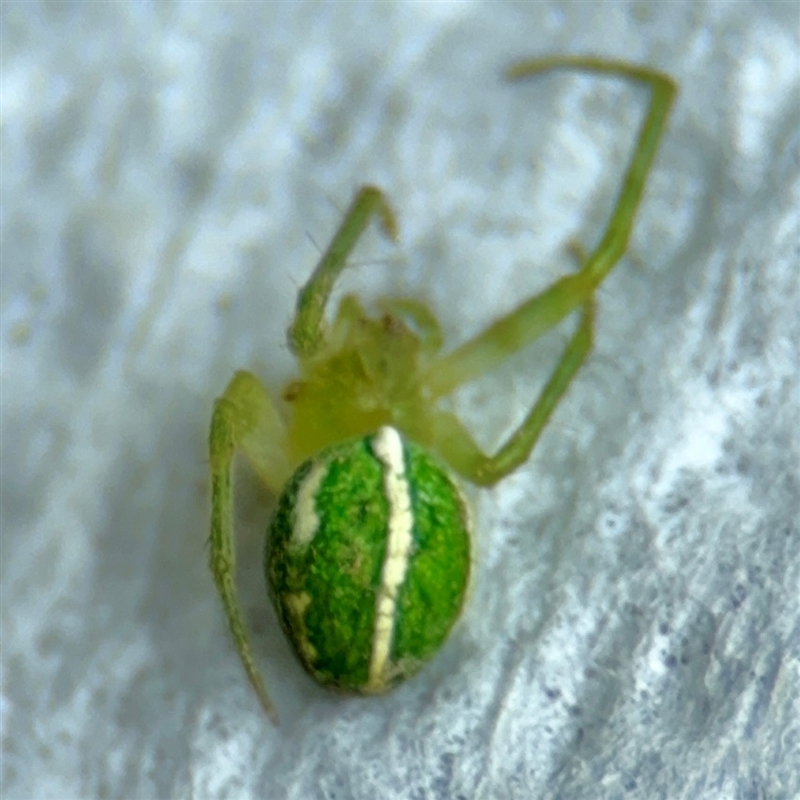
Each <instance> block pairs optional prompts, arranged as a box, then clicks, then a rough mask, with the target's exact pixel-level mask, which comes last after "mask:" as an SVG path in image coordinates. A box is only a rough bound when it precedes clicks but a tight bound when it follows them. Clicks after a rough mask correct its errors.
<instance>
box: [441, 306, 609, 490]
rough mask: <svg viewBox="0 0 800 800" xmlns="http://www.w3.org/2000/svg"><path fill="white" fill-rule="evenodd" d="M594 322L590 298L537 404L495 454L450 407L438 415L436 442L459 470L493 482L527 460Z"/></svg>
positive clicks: (577, 366)
mask: <svg viewBox="0 0 800 800" xmlns="http://www.w3.org/2000/svg"><path fill="white" fill-rule="evenodd" d="M593 326H594V301H593V300H589V301H588V302H587V303H585V304H584V307H583V311H582V313H581V318H580V322H579V324H578V329H577V330H576V331H575V333H574V334H573V336H572V338H571V339H570V341H569V343H568V344H567V347H566V348H565V350H564V352H563V353H562V355H561V358H560V359H559V360H558V363H557V364H556V367H555V369H554V370H553V372H552V374H551V375H550V379H549V380H548V381H547V384H546V385H545V387H544V389H542V392H541V394H540V395H539V397H538V399H537V400H536V403H535V404H534V406H533V408H532V409H531V410H530V411H529V412H528V415H527V416H526V417H525V419H524V420H523V421H522V423H521V424H520V426H519V427H518V428H517V430H516V431H514V433H512V434H511V436H510V437H509V438H508V440H507V441H506V442H505V443H504V444H503V445H502V446H501V447H500V449H499V450H498V451H497V452H496V453H495V454H494V455H492V456H489V455H486V454H485V453H484V452H483V451H482V450H481V449H480V448H479V447H478V445H477V444H476V443H475V440H474V439H473V438H472V436H471V435H470V433H469V432H468V431H467V429H466V428H465V427H464V426H463V424H462V423H461V421H460V420H459V419H458V417H456V416H455V414H451V413H450V412H447V411H440V412H437V413H436V415H435V421H434V446H435V448H436V450H437V451H438V452H439V454H440V455H441V456H442V457H443V458H444V459H445V460H446V461H447V463H448V464H450V466H451V467H452V468H453V469H454V470H455V471H456V472H458V473H459V474H460V475H463V476H464V477H465V478H467V480H469V481H471V482H472V483H475V484H477V485H478V486H492V485H493V484H495V483H497V481H499V480H500V479H501V478H503V477H505V476H506V475H508V474H509V473H510V472H513V471H514V470H515V469H516V468H517V467H518V466H519V465H520V464H524V463H525V462H526V461H527V460H528V458H529V456H530V454H531V451H532V450H533V448H534V446H535V445H536V442H537V440H538V439H539V436H540V435H541V433H542V431H543V430H544V427H545V425H546V424H547V421H548V420H549V419H550V415H551V414H552V413H553V410H554V409H555V407H556V406H557V405H558V402H559V400H561V398H562V397H563V396H564V393H565V392H566V391H567V387H568V386H569V384H570V382H571V381H572V379H573V378H574V377H575V374H576V373H577V372H578V370H579V369H580V368H581V366H582V365H583V362H584V361H585V360H586V356H587V355H588V354H589V351H590V350H591V349H592V333H593Z"/></svg>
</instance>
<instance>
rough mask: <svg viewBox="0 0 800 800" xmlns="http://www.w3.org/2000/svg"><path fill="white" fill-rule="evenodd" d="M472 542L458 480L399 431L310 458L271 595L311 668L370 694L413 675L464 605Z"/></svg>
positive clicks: (298, 477) (280, 547)
mask: <svg viewBox="0 0 800 800" xmlns="http://www.w3.org/2000/svg"><path fill="white" fill-rule="evenodd" d="M469 544H470V543H469V530H468V514H467V509H466V506H465V504H464V500H463V498H462V497H461V494H460V493H459V490H458V488H457V486H456V485H455V483H454V482H453V479H452V478H451V477H450V476H449V474H448V473H447V471H446V470H445V469H444V468H443V467H442V466H441V465H440V464H439V463H438V461H436V460H435V459H433V458H432V457H431V456H429V455H428V454H427V453H425V451H423V450H422V449H421V448H419V447H418V446H416V445H414V444H413V443H410V442H407V441H405V440H404V439H402V438H401V436H400V434H398V433H397V431H395V430H394V429H393V428H381V430H380V431H378V432H377V433H376V434H375V435H374V436H369V437H364V438H359V439H352V440H349V441H346V442H343V443H341V444H338V445H335V446H333V447H331V448H328V449H327V450H325V451H323V452H322V453H320V454H319V455H317V456H316V457H314V458H312V459H311V460H309V461H307V462H305V463H304V464H303V465H301V466H300V467H299V468H298V469H297V471H296V472H295V473H294V475H293V476H292V478H291V479H290V480H289V483H288V485H287V486H286V488H285V489H284V491H283V493H282V495H281V497H280V500H279V502H278V508H277V511H276V513H275V517H274V519H273V522H272V526H271V530H270V535H269V538H268V543H267V552H266V572H267V582H268V585H269V590H270V595H271V597H272V600H273V602H274V604H275V608H276V610H277V612H278V616H279V618H280V620H281V624H282V625H283V628H284V630H285V631H286V633H287V635H288V636H289V639H290V640H291V642H292V645H293V647H294V649H295V652H296V653H297V655H298V657H299V658H300V661H301V662H302V664H303V666H304V667H305V668H306V669H307V670H308V672H309V673H310V674H311V675H312V676H313V677H314V678H315V679H316V680H317V681H318V682H319V683H321V684H323V685H328V686H333V687H336V688H338V689H342V690H345V691H351V692H361V693H379V692H383V691H386V690H387V689H389V688H391V687H392V686H393V685H395V684H396V683H399V682H400V681H402V680H404V679H405V678H408V677H410V676H411V675H413V674H414V673H415V672H416V671H417V670H418V669H419V668H420V667H421V666H422V664H423V663H424V662H425V661H427V660H428V659H430V658H431V657H432V656H433V655H434V654H435V653H436V651H437V650H438V649H439V648H440V647H441V645H442V644H443V643H444V641H445V639H446V638H447V635H448V634H449V632H450V629H451V628H452V626H453V624H454V623H455V621H456V619H457V618H458V616H459V613H460V612H461V608H462V605H463V602H464V595H465V592H466V588H467V582H468V578H469V568H470V552H469Z"/></svg>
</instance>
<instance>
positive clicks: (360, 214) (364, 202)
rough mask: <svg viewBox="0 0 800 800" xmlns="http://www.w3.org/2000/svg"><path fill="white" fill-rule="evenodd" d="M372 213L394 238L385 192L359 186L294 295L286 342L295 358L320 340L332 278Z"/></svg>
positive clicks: (314, 349)
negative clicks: (304, 281)
mask: <svg viewBox="0 0 800 800" xmlns="http://www.w3.org/2000/svg"><path fill="white" fill-rule="evenodd" d="M373 214H375V215H377V216H378V220H379V222H380V225H381V229H382V230H383V232H384V233H385V234H386V236H388V237H389V238H390V239H396V238H397V221H396V219H395V216H394V213H393V212H392V209H391V207H390V206H389V203H388V201H387V200H386V196H385V195H384V194H383V192H382V191H381V190H380V189H378V188H377V187H375V186H362V187H361V188H360V189H359V190H358V192H357V193H356V196H355V197H354V198H353V202H352V203H351V204H350V208H348V209H347V211H346V212H345V215H344V219H343V220H342V223H341V225H340V226H339V229H338V230H337V231H336V234H335V235H334V237H333V240H332V241H331V243H330V244H329V245H328V249H327V250H326V251H325V252H324V253H323V254H322V258H321V259H320V260H319V263H318V264H317V266H316V269H315V270H314V272H313V273H312V275H311V278H310V279H309V280H308V283H306V285H305V286H304V287H303V288H302V289H301V290H300V292H299V294H298V296H297V313H296V315H295V318H294V322H292V324H291V326H290V328H289V346H290V347H291V348H292V351H293V352H294V353H295V355H296V356H297V357H298V358H310V357H312V356H313V355H314V354H315V353H316V352H317V351H318V350H319V347H320V345H321V344H322V342H323V341H324V338H325V336H324V329H323V328H324V322H323V319H324V315H325V307H326V306H327V304H328V300H329V299H330V296H331V290H332V289H333V284H334V283H335V282H336V279H337V278H338V277H339V275H340V274H341V272H342V270H343V269H344V268H345V266H346V265H347V257H348V256H349V255H350V253H351V252H352V250H353V248H354V247H355V246H356V243H357V242H358V240H359V238H360V237H361V234H362V233H364V230H365V229H366V227H367V224H368V223H369V221H370V218H371V217H372V216H373Z"/></svg>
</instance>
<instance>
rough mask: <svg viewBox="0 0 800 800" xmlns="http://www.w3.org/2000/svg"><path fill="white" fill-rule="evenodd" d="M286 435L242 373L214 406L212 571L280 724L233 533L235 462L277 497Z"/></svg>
mask: <svg viewBox="0 0 800 800" xmlns="http://www.w3.org/2000/svg"><path fill="white" fill-rule="evenodd" d="M285 437H286V432H285V430H284V426H283V423H282V422H281V419H280V417H279V416H278V413H277V411H276V410H275V407H274V406H273V404H272V401H271V400H270V398H269V395H268V394H267V392H266V390H265V389H264V387H263V386H262V385H261V383H260V381H259V380H258V379H257V378H256V377H254V376H253V375H251V374H250V373H249V372H237V373H236V374H235V375H234V377H233V379H232V380H231V382H230V383H229V384H228V386H227V388H226V389H225V392H224V393H223V395H222V396H221V397H219V398H218V399H217V400H216V402H215V403H214V413H213V416H212V418H211V430H210V431H209V437H208V449H209V460H210V466H211V537H210V543H211V557H210V563H211V571H212V573H213V574H214V583H215V584H216V586H217V591H218V592H219V594H220V597H221V598H222V605H223V607H224V608H225V614H226V616H227V618H228V624H229V625H230V629H231V633H233V638H234V641H235V642H236V648H237V650H238V651H239V656H240V657H241V659H242V664H244V668H245V670H246V672H247V677H248V678H249V679H250V683H251V684H252V685H253V688H254V689H255V690H256V693H257V694H258V697H259V698H260V700H261V704H262V705H263V706H264V709H265V711H266V712H267V713H268V714H269V715H270V717H271V718H272V719H273V720H275V721H276V722H277V718H278V715H277V713H276V711H275V708H274V706H273V705H272V703H271V702H270V699H269V696H268V695H267V691H266V689H265V688H264V682H263V680H262V678H261V674H260V673H259V671H258V669H256V666H255V663H254V661H253V655H252V651H251V649H250V639H249V636H248V633H247V628H246V626H245V624H244V618H243V615H242V610H241V606H240V604H239V598H238V593H237V591H236V581H235V577H236V576H235V573H236V551H235V542H234V532H233V477H232V474H231V468H232V464H233V456H234V454H235V453H236V451H237V450H241V451H242V452H243V453H244V455H245V456H246V457H247V459H248V460H249V461H250V462H251V463H252V465H253V467H254V468H255V469H256V471H257V472H258V473H259V475H261V477H262V478H263V479H264V481H265V482H266V484H267V485H268V486H269V487H270V488H271V489H272V490H273V491H275V492H277V491H279V490H280V488H281V487H282V485H283V483H284V481H285V480H286V479H287V477H288V475H289V471H290V465H289V464H288V463H287V461H286V455H285V452H286V449H285Z"/></svg>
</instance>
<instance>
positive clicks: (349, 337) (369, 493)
mask: <svg viewBox="0 0 800 800" xmlns="http://www.w3.org/2000/svg"><path fill="white" fill-rule="evenodd" d="M562 68H564V69H571V70H578V71H583V72H587V73H593V74H603V75H611V76H616V77H617V78H621V79H623V80H627V81H633V82H635V83H638V84H642V85H644V86H645V87H647V88H648V89H649V94H650V101H649V106H648V110H647V113H646V116H645V118H644V121H643V122H642V125H641V128H640V131H639V134H638V139H637V142H636V145H635V149H634V151H633V154H632V157H631V159H630V163H629V165H628V167H627V171H626V173H625V177H624V179H623V182H622V187H621V189H620V192H619V196H618V198H617V200H616V205H615V207H614V210H613V212H612V214H611V217H610V220H609V222H608V225H607V227H606V230H605V232H604V234H603V236H602V238H601V240H600V243H599V244H598V245H597V247H596V248H595V249H594V250H592V251H591V252H589V253H588V254H585V255H583V256H582V258H581V266H580V268H579V269H578V270H577V271H575V272H573V273H571V274H568V275H566V276H565V277H562V278H560V279H559V280H557V281H555V282H554V283H553V284H551V285H550V286H549V287H548V288H547V289H545V290H544V291H542V292H541V293H540V294H537V295H535V296H534V297H531V298H530V299H528V300H526V301H525V302H523V303H522V304H521V305H519V306H518V307H517V308H516V309H515V310H514V311H512V312H511V313H509V314H508V315H506V316H505V317H503V318H501V319H499V320H497V321H496V322H494V323H492V324H491V325H489V327H488V328H486V329H485V330H484V331H482V332H481V333H479V334H478V335H477V336H475V337H474V338H473V339H471V340H469V341H467V342H466V343H464V344H462V345H460V346H459V347H456V348H455V349H454V350H451V351H450V352H446V353H444V354H443V353H442V351H441V349H442V344H443V341H442V338H443V337H442V333H441V329H440V327H439V323H438V321H437V319H436V317H435V315H434V314H433V312H432V311H431V310H430V309H429V308H428V307H427V306H426V305H425V304H424V303H422V302H419V301H416V300H404V299H386V300H384V301H382V302H381V304H380V307H379V311H380V313H379V315H377V316H370V315H369V314H368V313H367V311H366V310H365V309H364V307H363V306H362V304H361V302H360V301H359V299H358V298H357V297H356V296H355V295H352V294H351V295H347V296H345V297H344V298H343V299H342V301H341V303H340V305H339V308H338V312H337V313H336V315H335V316H334V317H333V319H332V321H328V320H326V309H327V305H328V301H329V298H330V295H331V290H332V288H333V286H334V283H335V282H336V280H337V278H338V277H339V275H340V273H341V272H342V270H343V269H344V268H345V266H346V265H347V258H348V256H349V254H350V252H351V251H352V249H353V248H354V246H355V245H356V242H357V241H358V239H359V237H360V236H361V235H362V233H363V232H364V230H365V228H366V227H367V225H368V224H369V222H370V221H371V220H372V219H373V218H376V219H377V222H378V224H379V225H380V228H381V229H382V231H383V233H384V234H386V235H387V236H388V237H389V238H391V239H396V238H397V222H396V219H395V215H394V212H393V211H392V209H391V207H390V205H389V203H388V201H387V199H386V196H385V195H384V194H383V192H382V191H381V190H380V189H378V188H376V187H374V186H362V187H361V188H360V189H359V190H358V191H357V193H356V195H355V197H354V199H353V201H352V203H351V205H350V207H349V208H348V209H347V211H346V213H345V216H344V219H343V221H342V223H341V225H340V227H339V229H338V230H337V232H336V234H335V235H334V237H333V240H332V241H331V243H330V245H329V246H328V248H327V250H326V251H325V252H324V253H323V255H322V257H321V259H320V261H319V263H318V264H317V266H316V268H315V270H314V272H313V274H312V275H311V277H310V279H309V280H308V282H307V283H306V284H305V286H303V288H302V289H301V290H300V292H299V295H298V299H297V308H296V313H295V316H294V320H293V321H292V323H291V325H290V327H289V331H288V341H289V347H290V349H291V350H292V352H293V353H294V355H295V356H296V357H297V360H298V362H299V373H300V374H299V377H298V378H297V379H296V380H293V381H291V382H290V383H289V384H288V385H287V386H286V387H285V388H284V390H283V394H282V399H283V401H284V403H283V404H282V405H281V410H280V411H279V410H278V406H276V404H275V403H274V402H273V400H272V399H271V397H270V395H269V393H268V392H267V390H266V389H265V388H264V386H263V385H262V383H261V382H260V381H259V380H258V378H256V377H255V376H254V375H252V374H251V373H249V372H244V371H239V372H236V374H235V375H234V377H233V379H232V380H231V381H230V383H229V384H228V386H227V388H226V389H225V391H224V393H223V394H222V396H221V397H219V398H218V399H217V400H216V402H215V404H214V411H213V416H212V419H211V430H210V434H209V450H210V468H211V536H210V541H211V556H210V564H211V570H212V573H213V576H214V581H215V584H216V587H217V590H218V591H219V594H220V597H221V599H222V604H223V607H224V610H225V613H226V616H227V619H228V623H229V625H230V629H231V632H232V634H233V638H234V641H235V643H236V647H237V649H238V652H239V657H240V658H241V661H242V664H243V666H244V668H245V671H246V673H247V676H248V678H249V680H250V683H251V684H252V686H253V688H254V689H255V691H256V694H257V695H258V697H259V699H260V701H261V704H262V706H263V707H264V709H265V711H266V712H267V713H268V714H269V716H270V717H271V718H272V719H273V721H275V722H277V713H276V711H275V708H274V706H273V704H272V702H271V700H270V698H269V696H268V694H267V691H266V689H265V686H264V683H263V680H262V678H261V674H260V672H259V670H258V668H257V667H256V665H255V662H254V659H253V655H252V651H251V647H250V640H249V636H248V632H247V630H246V627H245V624H244V620H243V616H242V612H241V609H240V605H239V600H238V597H237V591H236V586H235V583H234V571H235V570H234V565H235V549H234V532H233V487H232V461H233V457H234V454H235V453H236V452H237V451H241V452H242V453H243V454H244V455H245V457H246V458H247V459H248V461H249V462H250V463H251V464H252V466H253V467H254V468H255V470H256V472H257V473H258V475H259V476H260V477H261V478H262V479H263V481H264V482H265V483H266V485H267V486H268V487H269V488H270V489H271V490H272V491H274V492H275V493H276V494H279V499H278V505H277V510H276V512H275V515H274V517H273V520H272V523H271V526H270V530H269V531H268V535H267V544H266V553H265V572H266V577H267V583H268V589H269V594H270V596H271V599H272V601H273V604H274V606H275V608H276V611H277V615H278V618H279V620H280V623H281V626H282V627H283V629H284V631H285V632H286V634H287V635H288V637H289V639H290V641H291V643H292V646H293V649H294V651H295V653H296V655H297V657H298V659H299V660H300V662H301V664H302V665H303V666H304V667H305V669H306V670H307V671H308V672H309V673H310V674H311V676H312V677H313V678H315V679H316V680H317V681H318V682H319V683H321V684H323V685H327V686H330V687H332V688H334V689H339V690H342V691H346V692H353V693H360V694H379V693H382V692H385V691H386V690H388V689H390V688H391V687H392V686H395V685H396V684H398V683H399V682H401V681H403V680H404V679H406V678H408V677H410V676H411V675H413V674H414V673H415V672H416V671H417V670H418V669H419V668H420V666H421V665H422V664H424V663H425V661H427V660H429V659H430V658H431V657H432V656H433V655H434V654H435V653H436V651H437V650H438V649H439V648H440V647H441V645H442V644H443V643H444V641H445V639H446V638H447V636H448V634H449V632H450V630H451V628H452V626H453V624H454V623H455V621H456V619H457V618H458V616H459V614H460V612H461V608H462V605H463V601H464V596H465V591H466V588H467V583H468V579H469V573H470V569H471V563H470V520H469V513H468V509H467V506H466V502H465V500H464V497H463V495H462V493H461V491H460V490H459V488H458V484H457V478H456V477H455V476H456V475H458V476H460V477H462V478H464V479H466V480H467V481H470V482H472V483H473V484H476V485H479V486H491V485H493V484H495V483H496V482H497V481H499V480H501V479H502V478H503V477H504V476H506V475H508V474H509V473H510V472H512V471H513V470H515V469H516V468H517V467H519V466H520V465H521V464H523V463H524V462H525V461H527V459H528V457H529V456H530V453H531V450H532V449H533V447H534V445H535V443H536V441H537V439H538V438H539V435H540V434H541V432H542V430H543V428H544V426H545V424H546V423H547V420H548V419H549V417H550V415H551V414H552V412H553V409H554V408H555V406H556V405H557V403H558V401H559V400H560V399H561V398H562V396H563V395H564V393H565V392H566V390H567V388H568V386H569V384H570V382H571V381H572V379H573V377H574V376H575V374H576V372H577V371H578V369H579V368H580V366H581V365H582V364H583V363H584V361H585V360H586V357H587V355H588V353H589V351H590V349H591V345H592V328H593V324H594V304H595V303H594V294H595V290H596V289H597V287H598V285H599V284H600V282H601V281H602V280H603V279H604V278H605V277H606V276H607V275H608V274H609V272H610V271H611V270H612V269H613V268H614V266H615V265H616V264H617V262H618V261H619V260H620V258H621V257H622V255H623V253H624V252H625V250H626V248H627V246H628V242H629V239H630V235H631V229H632V226H633V221H634V217H635V214H636V212H637V209H638V207H639V204H640V202H641V199H642V194H643V191H644V186H645V182H646V179H647V176H648V173H649V171H650V169H651V165H652V162H653V158H654V156H655V153H656V150H657V148H658V143H659V140H660V138H661V135H662V133H663V130H664V126H665V123H666V120H667V117H668V114H669V110H670V107H671V105H672V102H673V100H674V97H675V94H676V91H677V90H676V86H675V84H674V83H673V81H672V80H671V79H670V78H669V77H668V76H666V75H664V74H662V73H659V72H656V71H654V70H652V69H648V68H645V67H640V66H635V65H631V64H627V63H625V62H620V61H610V60H603V59H598V58H593V57H552V58H544V59H535V60H529V61H521V62H519V63H516V64H514V65H513V66H511V68H510V69H509V70H508V71H507V73H506V77H507V78H508V79H509V80H512V81H516V80H521V79H524V78H528V77H530V76H534V75H538V74H541V73H543V72H549V71H551V70H555V69H562ZM572 312H578V314H579V315H580V317H579V321H578V325H577V328H576V330H575V333H574V334H573V335H572V338H571V339H570V340H569V342H568V344H567V346H566V348H565V350H564V352H563V354H562V355H561V358H560V359H559V361H558V362H557V364H556V366H555V368H554V370H553V372H552V374H551V376H550V378H549V380H548V381H547V383H546V384H545V386H544V388H543V389H542V391H541V394H540V395H539V397H538V399H537V400H536V401H535V403H534V404H533V406H532V408H531V409H530V411H529V413H528V414H527V416H526V417H525V418H524V420H523V421H522V423H521V424H520V425H519V427H518V428H517V429H516V430H515V431H514V432H513V433H512V434H511V435H510V436H509V437H508V440H507V441H505V442H504V443H503V444H502V445H501V446H500V447H499V449H498V450H497V451H496V452H495V453H494V454H491V455H489V454H487V453H484V452H482V450H481V449H480V448H479V447H478V445H477V444H476V443H475V441H474V440H473V438H472V436H471V435H470V433H469V432H468V431H467V429H466V428H465V427H464V425H463V424H462V423H461V422H460V421H459V419H458V418H457V417H456V416H455V415H454V414H453V413H452V412H451V411H449V410H447V409H446V408H442V407H440V403H439V401H440V400H441V399H443V398H445V397H446V396H447V395H449V394H450V393H451V392H453V390H455V389H456V388H457V387H459V386H461V385H462V384H464V383H466V382H468V381H471V380H474V379H475V378H477V377H479V376H481V375H483V374H484V373H485V372H487V371H489V370H492V369H494V368H495V367H497V366H498V365H499V364H500V363H501V362H503V361H504V360H505V359H506V358H508V357H509V356H511V355H512V354H513V353H515V352H517V351H518V350H520V349H521V348H523V347H525V346H527V345H528V344H529V343H531V342H532V341H534V340H535V339H536V338H537V337H539V336H541V335H542V334H543V333H545V332H546V331H547V330H549V329H550V328H552V327H553V326H554V325H556V324H558V323H559V322H560V321H561V320H562V319H564V317H566V316H567V315H568V314H570V313H572Z"/></svg>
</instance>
